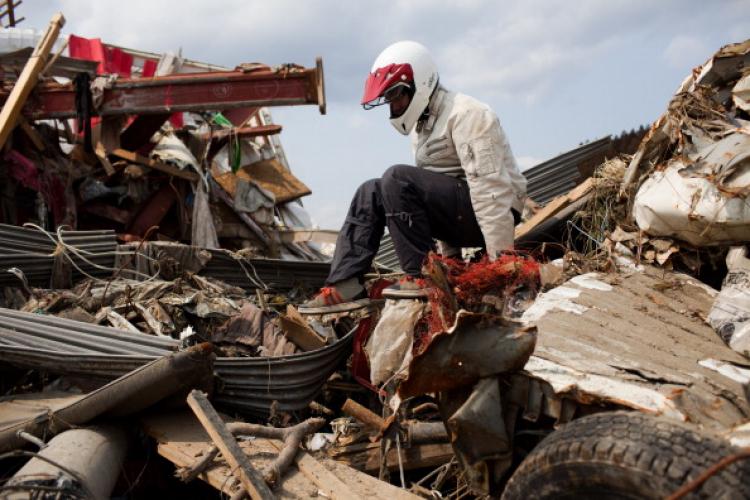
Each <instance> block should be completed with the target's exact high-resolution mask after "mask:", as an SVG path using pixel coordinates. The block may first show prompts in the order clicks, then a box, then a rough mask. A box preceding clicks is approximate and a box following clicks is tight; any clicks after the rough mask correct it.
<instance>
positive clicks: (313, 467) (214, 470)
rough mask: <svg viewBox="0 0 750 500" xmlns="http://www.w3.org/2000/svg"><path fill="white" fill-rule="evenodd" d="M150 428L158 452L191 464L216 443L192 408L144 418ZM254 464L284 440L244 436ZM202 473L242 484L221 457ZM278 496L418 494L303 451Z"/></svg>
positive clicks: (404, 499) (217, 481) (261, 464)
mask: <svg viewBox="0 0 750 500" xmlns="http://www.w3.org/2000/svg"><path fill="white" fill-rule="evenodd" d="M143 427H144V429H145V431H146V432H147V433H148V434H149V435H150V436H151V437H153V438H154V439H155V440H156V441H157V442H158V448H157V450H158V453H159V455H161V456H162V457H164V458H166V459H167V460H169V461H170V462H172V463H173V464H174V465H175V466H176V467H190V466H191V465H193V464H195V462H196V461H198V460H200V459H201V457H202V456H203V453H204V452H205V451H206V450H208V449H209V448H210V447H211V445H212V444H213V443H212V441H211V439H210V438H209V436H208V434H207V433H206V431H205V430H204V429H203V428H202V427H201V424H200V423H199V422H198V420H197V418H196V417H195V416H194V415H192V414H191V413H189V412H187V411H183V412H177V413H171V414H170V413H166V414H164V413H162V414H159V415H154V416H150V417H146V418H145V419H144V420H143ZM238 444H239V447H240V448H241V449H242V450H243V451H244V453H245V455H246V456H247V458H248V459H249V461H250V463H251V464H252V466H253V467H254V468H255V469H256V470H258V471H264V470H266V469H267V468H268V467H269V465H270V464H271V463H272V462H273V461H274V459H275V458H276V456H277V455H278V453H279V451H280V450H281V449H282V447H283V445H284V443H283V442H282V441H280V440H276V439H263V438H256V439H253V440H250V441H239V443H238ZM198 478H199V479H201V480H203V481H205V482H207V483H208V484H210V485H211V486H213V487H214V488H216V489H217V490H219V491H221V492H222V493H224V494H226V495H229V496H231V495H232V494H234V493H235V492H236V491H237V489H238V484H235V483H236V480H235V478H234V476H233V474H232V470H231V468H230V467H229V466H228V465H227V463H226V461H224V460H223V458H221V457H220V458H217V459H216V460H215V461H214V462H213V464H212V465H211V466H209V468H208V469H206V471H205V472H203V473H201V474H200V475H198ZM273 494H274V496H275V498H282V499H307V498H312V497H316V496H317V497H321V498H331V499H342V500H343V499H347V500H348V499H358V498H362V499H364V498H374V499H384V500H416V499H418V498H419V497H417V496H415V495H413V494H411V493H409V492H408V491H406V490H403V489H401V488H398V487H396V486H393V485H391V484H388V483H384V482H382V481H379V480H377V479H376V478H374V477H372V476H368V475H367V474H364V473H362V472H359V471H357V470H354V469H352V468H351V467H348V466H347V465H344V464H340V463H337V462H335V461H333V460H331V459H329V458H317V457H315V456H313V455H311V454H310V453H307V452H304V451H300V453H299V454H298V455H297V458H296V467H295V466H292V467H291V468H290V469H289V470H288V471H287V472H286V473H285V474H284V476H283V477H282V478H281V480H280V481H279V484H278V486H277V487H276V488H274V489H273Z"/></svg>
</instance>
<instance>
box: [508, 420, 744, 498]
mask: <svg viewBox="0 0 750 500" xmlns="http://www.w3.org/2000/svg"><path fill="white" fill-rule="evenodd" d="M736 451H737V448H734V447H732V446H731V445H730V444H729V443H728V442H727V441H725V440H723V439H721V438H719V437H716V436H713V435H709V434H706V433H703V432H701V433H699V432H696V430H695V429H693V428H691V427H690V426H688V425H685V424H681V423H679V422H675V421H672V420H669V419H666V418H662V417H654V416H651V415H646V414H642V413H638V412H626V411H623V412H605V413H598V414H595V415H590V416H588V417H583V418H580V419H578V420H574V421H572V422H570V423H568V424H567V425H565V426H563V427H561V428H560V429H559V430H557V431H555V432H553V433H552V434H550V435H549V436H547V437H546V438H545V439H544V440H542V442H541V443H539V445H537V446H536V447H535V448H534V449H533V450H532V452H531V453H530V454H529V455H528V456H527V457H526V458H525V459H524V461H523V462H521V465H520V466H519V467H518V469H517V470H516V471H515V472H514V473H513V476H512V477H511V478H510V480H509V481H508V484H507V485H506V487H505V490H504V492H503V495H502V498H503V500H516V499H552V498H555V499H560V498H563V499H564V498H639V499H640V498H664V497H665V496H667V495H669V494H671V493H673V492H674V491H675V490H677V489H678V488H679V487H681V486H682V485H684V484H685V483H687V482H688V481H690V480H692V479H694V478H696V477H697V476H698V475H699V474H701V473H702V472H703V471H705V470H706V469H707V468H708V467H710V466H711V465H713V464H714V463H716V462H718V461H719V460H721V459H722V458H724V457H726V456H727V455H731V454H733V453H735V452H736ZM709 497H710V498H750V464H749V463H748V461H747V460H740V461H737V462H734V463H733V464H732V465H730V466H728V467H726V468H725V469H723V470H722V471H721V472H719V473H717V474H716V475H714V476H713V477H711V478H710V479H709V480H708V481H706V482H705V483H703V485H702V487H700V488H698V489H697V490H696V491H695V492H694V493H692V494H690V495H687V496H686V497H685V498H709Z"/></svg>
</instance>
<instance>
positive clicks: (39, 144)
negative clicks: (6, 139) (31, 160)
mask: <svg viewBox="0 0 750 500" xmlns="http://www.w3.org/2000/svg"><path fill="white" fill-rule="evenodd" d="M18 125H19V126H20V127H21V130H23V131H24V133H25V134H26V137H28V138H29V140H30V141H31V142H32V143H33V144H34V147H35V148H37V149H38V150H39V151H45V150H46V149H47V147H46V146H45V145H44V141H43V140H42V137H41V136H40V135H39V132H37V131H36V129H35V128H34V127H32V126H31V125H30V124H29V122H28V121H26V118H24V117H23V116H19V117H18Z"/></svg>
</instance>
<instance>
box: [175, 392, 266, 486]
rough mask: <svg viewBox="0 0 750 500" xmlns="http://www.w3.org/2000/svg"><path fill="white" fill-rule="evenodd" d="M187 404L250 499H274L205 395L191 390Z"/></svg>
mask: <svg viewBox="0 0 750 500" xmlns="http://www.w3.org/2000/svg"><path fill="white" fill-rule="evenodd" d="M187 403H188V405H189V406H190V408H191V409H192V410H193V413H195V416H196V417H198V420H199V421H200V423H201V425H203V428H204V429H206V432H207V433H208V435H209V436H211V440H212V441H213V442H214V444H215V445H216V446H217V447H218V448H219V450H220V451H221V454H222V455H223V456H224V459H225V460H226V461H227V462H228V463H229V465H230V466H231V467H232V470H236V471H237V473H238V474H239V476H240V482H241V483H242V486H244V488H245V491H247V493H248V494H249V495H250V498H253V499H259V500H265V499H272V498H274V497H273V493H271V490H270V489H269V488H268V485H267V484H266V482H265V481H264V480H263V476H262V475H261V474H260V472H258V471H257V470H256V469H255V468H254V467H253V466H252V464H251V463H250V460H248V458H247V455H245V452H243V451H242V448H240V446H239V445H238V444H237V440H236V439H234V436H232V434H231V433H230V432H229V429H227V426H226V424H224V421H223V420H222V419H221V417H219V414H218V413H216V410H214V407H213V406H212V405H211V403H210V402H209V401H208V398H206V395H205V394H204V393H203V392H201V391H196V390H193V391H191V392H190V395H189V396H188V398H187Z"/></svg>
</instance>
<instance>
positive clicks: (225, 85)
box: [0, 63, 325, 120]
mask: <svg viewBox="0 0 750 500" xmlns="http://www.w3.org/2000/svg"><path fill="white" fill-rule="evenodd" d="M75 94H76V90H75V87H74V86H73V84H56V83H50V84H45V85H39V86H38V87H37V88H36V89H35V91H34V93H32V95H31V96H30V98H29V99H28V101H27V103H26V106H25V107H24V108H23V111H22V113H23V114H24V115H25V116H27V117H29V118H32V119H35V120H37V119H44V118H72V117H75V115H76V106H75ZM7 97H8V91H3V92H2V93H0V103H3V102H4V101H5V100H6V99H7ZM302 104H317V105H318V106H319V107H320V109H321V113H325V95H324V93H323V70H322V63H320V64H319V65H318V66H316V67H315V68H311V69H308V68H297V67H292V68H280V69H278V70H274V69H270V68H269V69H261V70H256V71H251V72H243V71H224V72H211V73H188V74H177V75H167V76H157V77H152V78H136V79H121V80H117V81H115V82H114V83H113V84H112V86H111V87H110V88H107V89H105V90H104V92H103V96H102V101H101V104H100V105H99V106H98V107H97V109H95V110H92V112H93V113H94V114H97V115H99V116H110V115H127V114H154V113H156V114H163V113H173V112H176V111H206V110H211V109H213V110H222V109H231V108H246V107H250V106H252V107H260V106H292V105H302Z"/></svg>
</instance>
